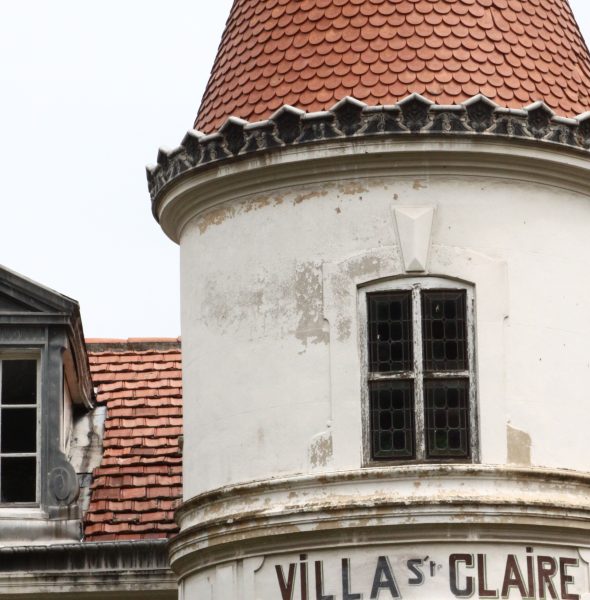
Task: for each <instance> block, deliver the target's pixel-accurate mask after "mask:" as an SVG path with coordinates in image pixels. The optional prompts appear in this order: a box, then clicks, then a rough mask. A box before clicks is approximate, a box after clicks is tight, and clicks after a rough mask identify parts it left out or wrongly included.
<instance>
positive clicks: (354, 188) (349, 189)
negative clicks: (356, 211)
mask: <svg viewBox="0 0 590 600" xmlns="http://www.w3.org/2000/svg"><path fill="white" fill-rule="evenodd" d="M338 191H339V192H340V193H341V194H344V195H346V196H356V195H358V194H363V193H365V192H368V191H369V189H368V188H367V187H366V186H365V185H364V184H363V183H361V182H360V181H343V182H342V183H340V184H339V185H338Z"/></svg>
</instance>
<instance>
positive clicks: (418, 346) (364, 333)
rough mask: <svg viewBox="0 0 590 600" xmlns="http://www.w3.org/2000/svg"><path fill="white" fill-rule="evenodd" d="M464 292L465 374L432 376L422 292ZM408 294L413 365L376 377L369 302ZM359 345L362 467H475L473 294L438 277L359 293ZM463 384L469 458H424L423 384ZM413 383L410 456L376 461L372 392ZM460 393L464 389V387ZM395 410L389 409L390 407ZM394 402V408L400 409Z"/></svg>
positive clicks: (470, 288)
mask: <svg viewBox="0 0 590 600" xmlns="http://www.w3.org/2000/svg"><path fill="white" fill-rule="evenodd" d="M447 291H448V292H452V293H456V292H459V291H460V292H462V293H463V294H464V297H465V330H466V331H465V334H466V335H465V337H466V346H467V348H466V362H467V364H466V365H465V366H466V368H464V369H456V370H446V371H430V372H426V371H425V369H424V351H423V331H422V327H423V315H422V306H423V304H422V302H423V293H424V292H426V293H428V292H447ZM403 293H406V294H410V295H411V321H412V326H411V331H412V348H413V356H412V364H411V367H410V368H409V369H407V370H399V371H397V372H385V373H383V372H375V371H373V370H371V364H370V363H371V357H370V354H371V351H370V349H369V339H370V334H369V321H368V319H369V307H368V302H369V299H370V298H371V297H374V296H376V295H378V294H403ZM359 319H360V327H359V331H360V337H361V339H360V344H361V360H362V412H363V465H364V466H384V465H401V464H413V463H475V462H479V424H478V410H477V380H476V356H475V347H476V340H475V290H474V287H473V285H471V284H469V283H465V282H462V281H457V280H453V279H448V278H442V277H415V278H400V279H395V280H389V281H382V282H379V283H376V284H369V285H366V286H363V287H361V288H360V289H359ZM441 379H442V380H448V381H456V380H460V381H463V382H465V381H466V382H467V385H466V394H464V395H465V396H466V398H465V401H466V403H467V406H466V413H467V435H468V438H469V439H468V441H467V453H466V455H461V456H454V457H453V456H444V457H440V456H437V455H434V454H431V455H428V453H427V435H428V430H427V426H428V416H427V414H426V410H425V405H426V389H425V388H426V384H425V382H428V381H436V380H438V381H440V380H441ZM395 381H398V382H404V381H406V382H407V381H411V382H412V385H413V409H414V410H413V416H412V417H413V418H412V421H413V423H412V435H413V440H412V444H413V452H412V453H411V456H408V455H407V453H406V455H403V453H402V455H399V456H397V457H391V456H390V457H380V456H375V455H374V453H373V432H374V427H373V421H372V419H374V418H375V416H374V414H373V413H372V411H371V389H372V388H373V389H374V388H375V386H376V385H379V384H380V382H382V383H386V382H395ZM463 387H465V385H464V384H463ZM392 406H393V405H392ZM399 406H400V405H399V400H398V408H399Z"/></svg>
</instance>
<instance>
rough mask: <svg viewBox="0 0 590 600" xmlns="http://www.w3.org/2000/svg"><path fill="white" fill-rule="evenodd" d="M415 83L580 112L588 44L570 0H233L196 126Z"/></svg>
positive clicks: (436, 90)
mask: <svg viewBox="0 0 590 600" xmlns="http://www.w3.org/2000/svg"><path fill="white" fill-rule="evenodd" d="M412 93H418V94H421V95H423V96H425V97H426V98H429V99H430V100H432V101H434V102H436V103H438V104H456V103H460V102H462V101H464V100H466V99H468V98H470V97H472V96H475V95H477V94H483V95H485V96H487V97H488V98H490V99H491V100H493V101H495V102H496V103H498V104H499V105H501V106H506V107H511V108H522V107H523V106H525V105H528V104H531V103H533V102H535V101H538V100H542V101H544V102H545V103H546V104H547V106H549V107H550V108H551V109H553V110H554V111H555V112H556V113H557V114H559V115H561V116H575V115H578V114H580V113H583V112H585V111H588V110H589V109H590V55H589V53H588V49H587V47H586V45H585V43H584V40H583V39H582V36H581V34H580V31H579V29H578V26H577V24H576V22H575V19H574V17H573V14H572V11H571V8H570V6H569V4H568V2H567V0H235V1H234V5H233V8H232V10H231V13H230V16H229V19H228V22H227V25H226V29H225V32H224V34H223V38H222V41H221V45H220V47H219V51H218V54H217V58H216V61H215V64H214V66H213V70H212V73H211V77H210V80H209V83H208V86H207V89H206V92H205V94H204V97H203V101H202V104H201V108H200V110H199V114H198V117H197V120H196V123H195V127H196V128H197V129H200V130H202V131H204V132H211V131H214V130H216V129H218V128H219V127H220V126H221V125H223V123H224V122H225V121H226V120H227V118H228V117H230V116H235V117H240V118H242V119H245V120H248V121H260V120H263V119H265V118H267V117H269V116H270V115H271V114H272V113H274V112H275V111H276V110H277V109H278V108H280V107H281V106H283V105H285V104H289V105H292V106H296V107H298V108H301V109H303V110H306V111H319V110H325V109H327V108H329V107H331V106H333V105H334V104H335V102H337V101H338V100H340V99H342V98H344V97H345V96H353V97H355V98H357V99H358V100H362V101H363V102H365V103H367V104H380V105H385V104H394V103H396V102H398V101H399V100H401V99H403V98H405V97H406V96H408V95H409V94H412Z"/></svg>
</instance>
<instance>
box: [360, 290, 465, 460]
mask: <svg viewBox="0 0 590 600" xmlns="http://www.w3.org/2000/svg"><path fill="white" fill-rule="evenodd" d="M467 305H468V296H467V292H466V290H464V289H422V286H421V284H420V285H418V284H417V285H414V286H413V288H412V290H408V291H401V290H400V291H392V292H375V293H371V294H368V295H367V317H368V323H367V325H368V340H367V343H368V371H369V372H368V378H369V382H368V390H369V438H370V439H369V444H370V453H371V459H372V460H376V461H387V460H432V461H441V460H443V461H445V460H463V461H464V460H469V459H470V458H471V453H472V450H471V445H472V443H473V439H472V438H473V435H472V432H471V402H472V399H471V384H472V373H471V369H472V366H471V364H470V363H471V361H470V354H469V344H470V341H469V335H468V331H469V329H468V311H467Z"/></svg>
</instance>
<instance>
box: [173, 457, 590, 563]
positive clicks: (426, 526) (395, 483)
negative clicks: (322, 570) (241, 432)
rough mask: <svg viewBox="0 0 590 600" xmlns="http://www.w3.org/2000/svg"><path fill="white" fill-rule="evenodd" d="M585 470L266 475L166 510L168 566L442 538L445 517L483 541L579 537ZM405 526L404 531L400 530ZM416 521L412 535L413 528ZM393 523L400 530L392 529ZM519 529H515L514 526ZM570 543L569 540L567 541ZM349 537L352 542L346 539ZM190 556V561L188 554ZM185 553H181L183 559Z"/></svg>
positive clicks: (586, 520)
mask: <svg viewBox="0 0 590 600" xmlns="http://www.w3.org/2000/svg"><path fill="white" fill-rule="evenodd" d="M589 489H590V475H588V474H587V473H582V472H576V471H565V470H551V469H544V468H532V467H516V466H499V465H475V464H464V465H458V464H453V465H406V466H400V467H375V468H367V469H359V470H354V471H339V472H333V473H323V474H318V475H304V476H295V477H282V478H273V479H269V480H264V481H256V482H251V483H246V484H241V485H235V486H228V487H224V488H220V489H217V490H212V491H209V492H205V493H203V494H201V495H199V496H196V497H194V498H192V499H189V500H187V501H186V502H185V503H184V504H183V505H182V506H181V507H180V508H179V509H178V510H177V513H176V518H177V521H178V522H179V524H180V525H181V532H180V533H179V534H178V535H177V536H175V537H174V538H173V539H172V540H171V541H170V556H171V563H172V566H173V569H174V570H175V571H176V572H182V571H183V570H184V569H185V568H194V566H195V565H197V564H201V565H207V564H213V563H217V562H218V561H224V560H228V559H230V558H231V556H232V552H235V548H234V544H235V543H236V540H239V544H240V555H241V556H243V557H244V556H247V555H248V553H249V552H251V555H252V556H255V555H257V554H258V555H260V554H268V553H269V552H282V551H292V549H293V547H299V546H300V544H301V543H300V541H299V538H304V539H305V542H304V543H303V546H304V547H308V548H312V547H315V546H317V545H320V546H322V545H330V544H331V543H337V544H338V543H342V542H343V540H344V539H345V538H347V537H348V538H349V539H350V540H351V541H353V540H354V535H355V534H354V532H355V531H357V530H359V529H362V531H363V533H362V535H363V539H364V540H365V541H366V540H371V541H372V542H374V541H378V540H389V541H392V538H391V531H392V530H395V532H396V533H395V539H396V541H397V542H400V541H401V540H403V539H404V536H408V537H407V539H408V540H413V541H415V540H416V539H418V538H419V537H422V538H423V539H430V540H435V539H437V535H439V534H438V533H436V532H437V531H438V532H439V533H440V532H441V531H442V532H443V536H446V538H447V539H448V535H449V530H448V526H449V525H450V524H452V527H453V531H454V532H455V533H456V534H457V535H459V536H460V535H461V534H459V533H458V531H459V529H458V528H460V526H461V524H467V523H468V524H469V526H470V527H471V528H472V529H471V533H472V532H473V528H474V527H481V526H484V525H485V526H486V527H487V528H488V535H489V538H490V539H494V538H495V537H497V539H500V538H501V533H500V534H498V536H499V537H498V536H497V534H496V533H494V530H495V529H500V530H501V529H502V527H504V526H505V525H507V524H509V525H510V528H511V529H512V533H513V535H514V537H515V538H516V537H517V535H516V533H515V532H516V531H517V530H518V531H519V532H520V533H519V535H520V534H522V538H523V539H529V540H531V539H533V538H537V537H538V538H539V539H544V541H545V542H547V541H549V540H550V539H557V540H563V539H568V540H569V542H571V543H583V544H584V545H586V544H587V543H588V532H589V531H590V502H589V500H588V498H589V495H588V491H589ZM406 527H407V530H406V533H405V534H404V533H402V530H403V529H404V528H406ZM420 527H422V528H423V529H422V530H421V533H419V532H418V529H419V528H420ZM400 528H401V529H400ZM523 532H524V533H523ZM573 540H576V541H575V542H574V541H573ZM356 543H358V539H357V541H356ZM195 554H198V555H199V556H200V558H195V556H194V555H195ZM191 555H193V556H192V557H191V558H190V560H188V557H189V556H191Z"/></svg>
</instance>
